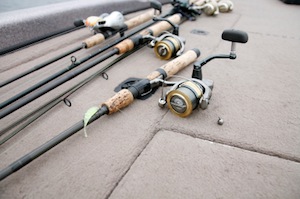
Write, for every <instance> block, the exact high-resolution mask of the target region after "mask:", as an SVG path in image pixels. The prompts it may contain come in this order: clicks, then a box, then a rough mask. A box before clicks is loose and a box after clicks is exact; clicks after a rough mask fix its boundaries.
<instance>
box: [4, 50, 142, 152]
mask: <svg viewBox="0 0 300 199" xmlns="http://www.w3.org/2000/svg"><path fill="white" fill-rule="evenodd" d="M144 46H145V45H140V46H138V47H136V48H134V49H133V50H131V51H129V52H127V53H124V54H123V55H121V56H119V57H117V58H116V59H114V60H113V61H111V62H110V63H108V64H107V65H106V66H104V67H103V68H101V69H100V70H98V71H97V72H95V73H93V74H92V75H90V76H89V77H87V78H85V79H84V80H82V81H80V82H79V83H77V84H76V85H74V86H72V87H71V88H69V89H67V90H66V91H64V92H62V93H61V94H59V95H58V96H56V97H54V98H53V99H51V100H49V101H48V102H46V103H45V104H43V105H41V106H39V107H38V108H36V109H35V110H33V111H31V112H30V113H28V114H26V115H25V116H23V117H22V118H20V119H18V120H17V121H15V122H13V123H12V124H10V125H9V126H7V127H5V128H4V129H2V130H1V131H0V136H1V135H3V134H5V133H6V132H8V131H9V130H11V129H13V128H16V129H15V130H14V131H12V132H11V133H10V134H8V135H7V136H5V137H4V138H3V139H2V140H0V146H1V145H2V144H4V143H5V142H7V141H8V140H9V139H11V138H12V137H14V136H15V135H17V134H18V133H19V132H20V131H22V130H23V129H25V128H26V127H27V126H28V125H30V124H31V123H33V122H34V121H35V120H37V119H38V118H39V117H41V116H42V115H44V114H45V113H46V112H48V111H49V110H51V109H52V108H54V107H55V106H56V105H58V104H59V103H60V102H64V103H65V104H66V105H67V106H69V107H71V106H72V103H71V101H70V100H69V99H68V98H69V97H70V96H71V95H72V94H73V93H75V92H76V91H78V90H79V89H80V88H82V87H84V86H85V85H87V84H88V83H89V82H91V81H92V80H94V79H95V78H98V77H99V76H100V75H102V77H103V78H104V79H108V76H107V75H105V74H106V73H105V72H106V71H107V70H108V69H109V68H111V67H112V66H113V65H115V64H116V63H118V62H119V61H121V60H123V59H124V58H126V57H128V56H129V55H131V54H132V53H134V52H136V51H137V50H139V49H140V48H142V47H144ZM22 122H23V123H22Z"/></svg>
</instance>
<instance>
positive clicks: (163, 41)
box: [149, 32, 185, 60]
mask: <svg viewBox="0 0 300 199" xmlns="http://www.w3.org/2000/svg"><path fill="white" fill-rule="evenodd" d="M149 47H150V48H154V52H155V55H156V56H157V57H158V58H160V59H164V60H168V59H171V57H177V56H180V55H181V54H182V53H183V51H184V47H185V40H184V39H183V38H181V37H179V36H177V35H175V34H172V33H168V32H164V33H163V34H162V35H161V36H159V37H156V38H153V40H152V41H151V42H150V43H149Z"/></svg>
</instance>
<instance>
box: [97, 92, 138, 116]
mask: <svg viewBox="0 0 300 199" xmlns="http://www.w3.org/2000/svg"><path fill="white" fill-rule="evenodd" d="M133 100H134V98H133V95H132V93H131V92H130V91H129V90H127V89H122V90H120V91H119V92H118V93H117V94H115V95H114V96H113V97H112V98H110V99H108V100H107V101H106V102H104V103H103V104H102V106H103V105H105V106H107V108H108V110H109V113H108V114H112V113H115V112H117V111H118V110H120V109H122V108H125V107H126V106H128V105H129V104H131V103H132V102H133Z"/></svg>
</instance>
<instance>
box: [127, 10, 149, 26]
mask: <svg viewBox="0 0 300 199" xmlns="http://www.w3.org/2000/svg"><path fill="white" fill-rule="evenodd" d="M153 17H154V11H153V10H151V11H149V12H146V13H144V14H141V15H138V16H136V17H133V18H132V19H129V20H127V21H125V22H124V23H125V25H126V26H127V29H128V30H129V29H132V28H134V27H136V26H138V25H140V24H142V23H145V22H146V21H149V20H150V19H152V18H153Z"/></svg>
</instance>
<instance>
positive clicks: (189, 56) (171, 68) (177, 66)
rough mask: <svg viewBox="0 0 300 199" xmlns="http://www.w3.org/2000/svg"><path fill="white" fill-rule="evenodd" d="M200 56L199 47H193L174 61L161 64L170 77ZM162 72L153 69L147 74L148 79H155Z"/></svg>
mask: <svg viewBox="0 0 300 199" xmlns="http://www.w3.org/2000/svg"><path fill="white" fill-rule="evenodd" d="M199 56H200V51H199V50H198V49H192V50H189V51H187V52H185V53H184V54H182V55H181V56H179V57H177V58H176V59H173V60H172V61H170V62H168V63H166V64H165V65H163V66H161V67H160V68H161V69H163V70H164V71H165V72H166V74H167V77H170V76H172V75H175V74H176V73H178V72H179V71H180V70H182V69H184V68H185V67H187V66H188V65H190V64H191V63H193V62H195V61H196V59H197V58H198V57H199ZM160 75H161V74H160V72H158V71H153V72H152V73H150V74H149V75H148V76H147V79H149V80H153V79H155V78H157V77H159V76H160Z"/></svg>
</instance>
